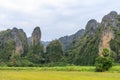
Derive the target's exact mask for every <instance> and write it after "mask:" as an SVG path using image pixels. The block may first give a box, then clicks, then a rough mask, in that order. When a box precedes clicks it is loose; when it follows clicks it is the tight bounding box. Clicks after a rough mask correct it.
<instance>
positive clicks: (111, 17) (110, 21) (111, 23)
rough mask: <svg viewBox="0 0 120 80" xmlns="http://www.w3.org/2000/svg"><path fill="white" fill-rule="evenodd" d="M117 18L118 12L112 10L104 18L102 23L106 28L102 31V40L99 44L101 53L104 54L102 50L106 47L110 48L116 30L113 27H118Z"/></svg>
mask: <svg viewBox="0 0 120 80" xmlns="http://www.w3.org/2000/svg"><path fill="white" fill-rule="evenodd" d="M116 18H117V12H115V11H112V12H110V13H109V14H108V15H106V16H104V17H103V19H102V22H101V24H102V26H103V27H104V28H103V32H102V37H101V41H100V44H99V55H102V50H103V49H104V48H108V49H110V44H109V42H110V41H111V39H114V32H113V30H112V27H117V24H116Z"/></svg>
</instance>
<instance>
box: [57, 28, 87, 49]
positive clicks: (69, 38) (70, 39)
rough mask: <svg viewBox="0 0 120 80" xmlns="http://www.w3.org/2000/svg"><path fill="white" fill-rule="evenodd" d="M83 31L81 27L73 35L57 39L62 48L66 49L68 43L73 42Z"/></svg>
mask: <svg viewBox="0 0 120 80" xmlns="http://www.w3.org/2000/svg"><path fill="white" fill-rule="evenodd" d="M84 33H85V30H84V29H81V30H79V31H78V32H76V33H75V34H73V35H70V36H64V37H61V38H59V41H60V42H61V43H62V46H63V49H64V50H66V49H67V48H68V47H69V46H70V44H72V43H75V42H76V41H77V39H79V38H80V37H82V36H83V35H84Z"/></svg>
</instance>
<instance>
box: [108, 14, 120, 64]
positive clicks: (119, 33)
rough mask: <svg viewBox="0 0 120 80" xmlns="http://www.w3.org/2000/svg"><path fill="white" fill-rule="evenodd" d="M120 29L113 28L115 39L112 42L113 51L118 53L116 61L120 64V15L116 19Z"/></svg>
mask: <svg viewBox="0 0 120 80" xmlns="http://www.w3.org/2000/svg"><path fill="white" fill-rule="evenodd" d="M116 22H117V26H118V28H115V27H113V30H114V39H112V40H111V41H110V47H111V50H112V51H114V52H115V53H116V56H115V61H116V62H118V63H120V15H118V16H117V19H116Z"/></svg>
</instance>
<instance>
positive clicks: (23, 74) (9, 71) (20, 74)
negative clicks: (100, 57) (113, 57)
mask: <svg viewBox="0 0 120 80" xmlns="http://www.w3.org/2000/svg"><path fill="white" fill-rule="evenodd" d="M68 68H69V69H68ZM73 68H74V69H73ZM78 68H79V69H78ZM93 68H94V67H79V66H68V67H46V68H44V67H43V68H40V67H0V80H120V72H119V70H120V67H119V66H116V67H113V68H112V69H111V70H110V71H108V72H94V71H93ZM63 69H64V70H63ZM66 69H68V70H66ZM80 69H81V71H80ZM77 70H78V71H77ZM117 70H118V71H117Z"/></svg>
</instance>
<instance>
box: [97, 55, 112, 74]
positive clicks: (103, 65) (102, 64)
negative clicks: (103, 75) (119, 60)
mask: <svg viewBox="0 0 120 80" xmlns="http://www.w3.org/2000/svg"><path fill="white" fill-rule="evenodd" d="M113 61H114V60H113V58H111V57H97V58H96V63H95V65H96V71H98V72H103V71H107V70H109V69H110V68H111V67H112V65H113Z"/></svg>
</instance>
